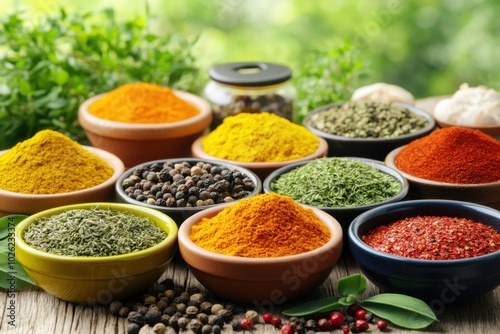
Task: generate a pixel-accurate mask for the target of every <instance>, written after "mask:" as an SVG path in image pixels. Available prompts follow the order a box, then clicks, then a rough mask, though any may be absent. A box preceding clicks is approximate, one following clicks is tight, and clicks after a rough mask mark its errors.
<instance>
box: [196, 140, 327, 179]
mask: <svg viewBox="0 0 500 334" xmlns="http://www.w3.org/2000/svg"><path fill="white" fill-rule="evenodd" d="M207 136H208V134H204V135H202V136H200V137H198V138H197V139H196V140H195V141H194V142H193V145H192V146H191V147H192V151H197V153H199V154H197V155H199V156H200V157H201V159H204V158H206V159H210V160H218V161H224V162H227V163H231V164H234V165H238V166H241V167H245V168H248V169H252V170H254V169H261V168H270V167H273V166H285V165H288V164H291V163H294V162H299V161H308V160H313V159H315V158H317V157H319V156H326V155H327V153H328V142H327V141H326V140H325V139H324V138H321V137H320V136H318V135H316V137H317V138H318V142H319V145H318V148H317V149H316V151H314V152H313V153H311V154H308V155H306V156H303V157H301V158H298V159H293V160H285V161H268V162H246V161H236V160H229V159H223V158H218V157H215V156H213V155H210V154H208V153H206V152H205V151H204V150H203V145H202V141H203V139H204V138H206V137H207Z"/></svg>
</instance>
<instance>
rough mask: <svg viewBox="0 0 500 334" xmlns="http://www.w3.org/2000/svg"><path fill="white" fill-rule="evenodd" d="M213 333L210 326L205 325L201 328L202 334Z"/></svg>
mask: <svg viewBox="0 0 500 334" xmlns="http://www.w3.org/2000/svg"><path fill="white" fill-rule="evenodd" d="M211 333H212V326H210V325H203V327H202V328H201V334H211Z"/></svg>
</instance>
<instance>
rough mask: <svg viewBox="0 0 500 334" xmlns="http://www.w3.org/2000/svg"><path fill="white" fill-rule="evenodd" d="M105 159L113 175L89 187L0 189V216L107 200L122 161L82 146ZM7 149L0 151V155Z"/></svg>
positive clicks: (110, 154) (110, 196)
mask: <svg viewBox="0 0 500 334" xmlns="http://www.w3.org/2000/svg"><path fill="white" fill-rule="evenodd" d="M82 147H83V148H84V149H86V150H87V151H90V152H92V153H94V154H95V155H97V156H99V157H100V158H101V159H103V160H104V161H106V162H107V163H108V164H109V166H110V167H111V168H112V169H113V175H112V176H111V177H110V178H109V179H107V180H106V181H105V182H103V183H101V184H99V185H97V186H95V187H91V188H87V189H82V190H78V191H72V192H69V193H61V194H46V195H45V194H21V193H16V192H11V191H6V190H2V189H0V217H1V216H5V215H8V214H28V215H30V214H34V213H37V212H39V211H43V210H47V209H51V208H54V207H57V206H63V205H69V204H78V203H85V202H100V201H108V200H110V199H111V198H112V197H113V195H114V186H115V183H116V180H118V178H119V177H120V175H122V174H123V172H124V171H125V167H124V165H123V162H122V161H121V160H120V159H119V158H118V157H117V156H115V155H114V154H112V153H109V152H106V151H104V150H101V149H99V148H95V147H91V146H82ZM5 152H7V151H1V152H0V155H1V154H3V153H5Z"/></svg>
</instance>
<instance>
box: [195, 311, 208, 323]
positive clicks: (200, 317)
mask: <svg viewBox="0 0 500 334" xmlns="http://www.w3.org/2000/svg"><path fill="white" fill-rule="evenodd" d="M196 318H197V319H198V320H199V321H201V323H202V324H204V325H205V324H208V315H206V314H205V313H198V314H197V315H196Z"/></svg>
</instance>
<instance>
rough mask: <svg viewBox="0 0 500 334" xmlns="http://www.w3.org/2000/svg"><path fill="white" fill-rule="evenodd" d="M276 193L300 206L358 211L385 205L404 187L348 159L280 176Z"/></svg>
mask: <svg viewBox="0 0 500 334" xmlns="http://www.w3.org/2000/svg"><path fill="white" fill-rule="evenodd" d="M271 188H272V190H273V191H275V192H276V193H278V194H280V195H284V196H290V197H292V198H293V199H294V200H296V201H297V202H299V203H302V204H307V205H314V206H321V207H356V206H363V205H370V204H374V203H378V202H382V201H384V200H387V199H389V198H391V197H394V196H396V195H397V194H398V193H399V192H400V191H401V183H400V182H399V181H398V180H397V179H396V178H394V177H393V176H391V175H389V174H386V173H384V172H382V171H380V170H378V169H377V168H375V167H374V166H371V165H369V164H365V163H362V162H360V161H357V160H354V159H349V158H321V159H317V160H314V161H311V162H309V163H307V164H305V165H302V166H300V167H298V168H295V169H293V170H291V171H290V172H288V173H285V174H283V175H281V176H280V177H279V178H278V179H277V180H276V181H274V182H273V183H272V185H271Z"/></svg>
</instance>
